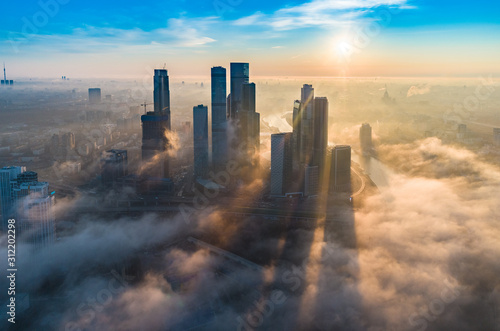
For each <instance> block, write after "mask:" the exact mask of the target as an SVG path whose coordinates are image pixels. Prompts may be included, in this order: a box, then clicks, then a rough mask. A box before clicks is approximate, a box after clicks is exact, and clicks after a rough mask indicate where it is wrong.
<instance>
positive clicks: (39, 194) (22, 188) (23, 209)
mask: <svg viewBox="0 0 500 331" xmlns="http://www.w3.org/2000/svg"><path fill="white" fill-rule="evenodd" d="M18 178H19V177H18ZM12 195H13V199H14V205H15V206H16V208H17V210H16V221H17V222H18V224H19V225H20V229H19V233H20V235H21V236H22V238H23V239H24V240H26V241H28V242H29V243H30V244H32V245H33V246H34V248H35V249H39V248H43V247H47V246H50V245H51V244H53V243H54V242H55V215H54V208H53V207H54V192H52V193H49V183H47V182H21V181H19V182H18V183H17V185H15V186H14V187H13V190H12Z"/></svg>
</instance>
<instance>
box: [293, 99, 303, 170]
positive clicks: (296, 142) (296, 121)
mask: <svg viewBox="0 0 500 331" xmlns="http://www.w3.org/2000/svg"><path fill="white" fill-rule="evenodd" d="M301 123H302V118H301V105H300V101H299V100H295V102H294V103H293V171H298V170H299V168H300V137H301V134H300V132H301V131H300V130H301Z"/></svg>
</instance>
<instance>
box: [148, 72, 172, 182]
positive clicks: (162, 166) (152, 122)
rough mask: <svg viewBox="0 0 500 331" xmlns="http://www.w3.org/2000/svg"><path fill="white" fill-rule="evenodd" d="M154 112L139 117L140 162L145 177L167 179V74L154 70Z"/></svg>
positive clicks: (168, 108) (168, 107)
mask: <svg viewBox="0 0 500 331" xmlns="http://www.w3.org/2000/svg"><path fill="white" fill-rule="evenodd" d="M154 72H155V75H154V78H153V81H154V92H153V98H154V111H152V112H147V113H146V114H145V115H142V116H141V123H142V161H143V168H144V173H145V175H146V176H147V177H152V178H167V177H169V175H170V164H169V159H168V155H167V151H168V147H169V141H168V133H169V132H170V91H169V80H168V72H167V70H165V69H155V71H154Z"/></svg>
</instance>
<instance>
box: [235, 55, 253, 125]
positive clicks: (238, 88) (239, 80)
mask: <svg viewBox="0 0 500 331" xmlns="http://www.w3.org/2000/svg"><path fill="white" fill-rule="evenodd" d="M248 82H249V64H248V63H235V62H233V63H231V111H230V117H231V118H233V119H234V118H235V117H236V113H237V112H238V111H239V110H240V107H241V98H242V86H243V84H245V83H248Z"/></svg>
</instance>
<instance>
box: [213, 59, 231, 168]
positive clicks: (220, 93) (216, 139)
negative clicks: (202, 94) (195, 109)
mask: <svg viewBox="0 0 500 331" xmlns="http://www.w3.org/2000/svg"><path fill="white" fill-rule="evenodd" d="M211 74H212V166H213V170H214V172H215V173H217V172H219V171H222V170H224V169H225V168H226V164H227V161H228V141H227V115H226V114H227V113H226V112H227V104H226V101H227V96H226V94H227V92H226V88H227V87H226V68H223V67H213V68H212V71H211Z"/></svg>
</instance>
